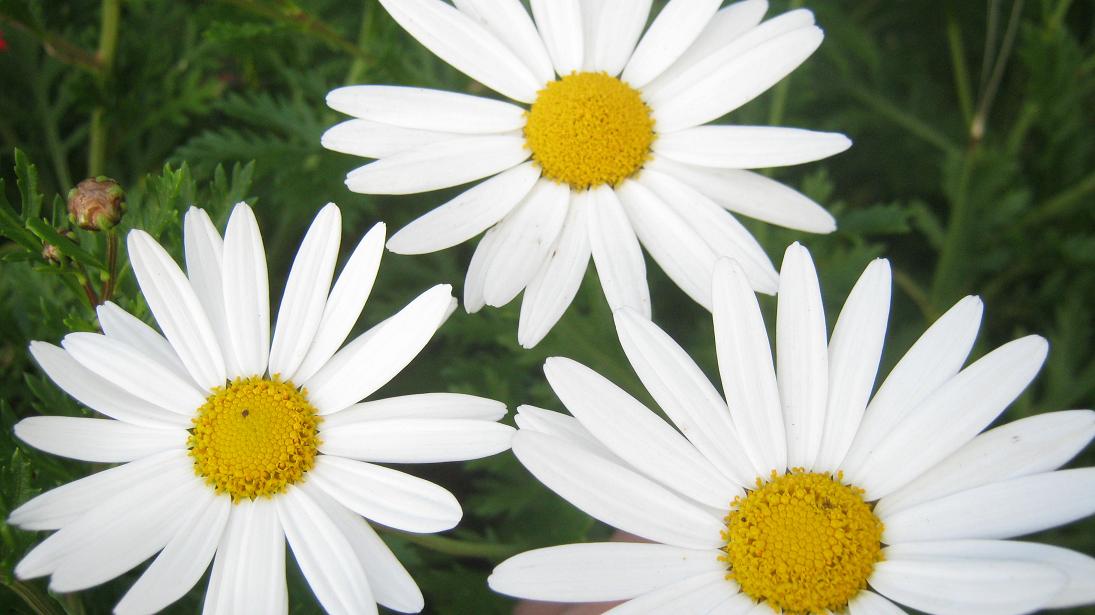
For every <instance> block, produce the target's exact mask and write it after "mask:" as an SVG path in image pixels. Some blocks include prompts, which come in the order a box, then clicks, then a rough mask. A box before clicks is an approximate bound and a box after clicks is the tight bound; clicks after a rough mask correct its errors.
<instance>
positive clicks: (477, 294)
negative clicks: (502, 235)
mask: <svg viewBox="0 0 1095 615" xmlns="http://www.w3.org/2000/svg"><path fill="white" fill-rule="evenodd" d="M498 235H499V233H498V230H497V229H495V228H490V229H487V232H486V233H484V234H483V238H482V239H480V240H479V245H477V246H476V247H475V252H474V253H473V254H472V255H471V262H470V263H468V273H467V275H465V276H464V310H465V311H467V313H469V314H474V313H476V312H478V311H479V310H481V309H482V308H483V306H484V305H486V300H485V299H483V288H484V287H485V286H486V284H487V269H489V268H490V266H491V263H492V262H494V258H495V255H496V254H497V253H498V251H497V250H495V249H494V248H495V246H496V245H497V243H498Z"/></svg>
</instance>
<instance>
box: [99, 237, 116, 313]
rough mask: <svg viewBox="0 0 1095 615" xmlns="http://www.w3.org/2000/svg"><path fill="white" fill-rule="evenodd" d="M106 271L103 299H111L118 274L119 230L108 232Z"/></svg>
mask: <svg viewBox="0 0 1095 615" xmlns="http://www.w3.org/2000/svg"><path fill="white" fill-rule="evenodd" d="M106 271H107V278H106V281H105V282H103V293H102V295H103V296H102V300H103V301H104V302H105V301H110V298H111V297H113V296H114V289H115V288H116V286H115V284H114V278H115V277H117V275H118V232H117V230H116V229H113V228H112V229H110V230H108V231H107V232H106Z"/></svg>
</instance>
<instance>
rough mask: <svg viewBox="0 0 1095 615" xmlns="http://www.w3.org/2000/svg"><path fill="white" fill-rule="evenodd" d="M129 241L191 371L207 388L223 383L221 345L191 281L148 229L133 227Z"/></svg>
mask: <svg viewBox="0 0 1095 615" xmlns="http://www.w3.org/2000/svg"><path fill="white" fill-rule="evenodd" d="M126 245H127V246H128V250H129V258H130V261H131V262H132V264H133V273H134V274H136V276H137V283H138V284H140V287H141V294H143V295H144V297H145V300H146V301H147V302H148V307H149V309H150V310H151V311H152V314H153V315H154V316H155V317H156V323H157V324H159V325H160V330H161V331H163V333H164V336H165V337H167V341H169V342H171V347H172V348H174V349H175V353H176V354H178V355H179V359H180V360H182V362H183V365H185V366H186V369H187V371H188V372H190V375H191V376H192V377H193V378H194V381H195V382H197V383H198V384H199V385H201V386H203V387H205V388H206V389H212V388H213V387H216V386H222V385H223V384H224V380H225V368H224V359H223V358H222V355H221V346H220V344H218V343H217V338H216V337H215V336H214V331H213V328H212V326H211V325H210V324H209V319H207V318H206V315H205V312H204V311H203V310H202V306H201V303H199V301H198V297H197V295H195V294H194V289H193V288H192V287H191V286H190V282H188V281H187V279H186V277H185V276H183V274H182V271H180V270H179V266H178V265H177V264H175V261H173V260H171V257H170V256H168V254H167V252H166V251H165V250H164V249H163V248H162V247H161V246H160V244H158V243H156V241H155V240H154V239H152V237H150V236H149V235H148V233H145V232H144V231H141V230H135V231H131V232H130V233H129V237H128V240H127V244H126Z"/></svg>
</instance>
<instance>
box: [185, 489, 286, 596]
mask: <svg viewBox="0 0 1095 615" xmlns="http://www.w3.org/2000/svg"><path fill="white" fill-rule="evenodd" d="M288 610H289V592H288V589H287V588H286V585H285V533H284V531H283V530H282V528H281V522H280V521H278V514H277V509H276V507H275V505H274V502H273V500H269V499H265V498H260V499H258V500H242V501H240V502H238V503H237V504H235V505H234V506H232V511H231V513H230V515H229V519H228V528H227V529H226V530H225V532H224V536H223V537H222V538H221V544H220V546H219V547H218V548H217V556H216V559H214V560H213V572H212V573H210V575H209V589H208V590H207V591H206V594H205V608H204V610H203V611H202V612H203V613H205V615H213V614H215V615H231V614H234V613H271V614H274V615H276V614H277V613H287V612H288Z"/></svg>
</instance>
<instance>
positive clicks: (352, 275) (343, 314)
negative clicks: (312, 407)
mask: <svg viewBox="0 0 1095 615" xmlns="http://www.w3.org/2000/svg"><path fill="white" fill-rule="evenodd" d="M384 231H385V227H384V223H383V222H378V223H377V224H376V225H375V226H373V228H371V229H369V232H368V233H366V234H365V236H364V237H362V238H361V241H360V242H359V243H358V244H357V247H356V248H354V252H353V254H351V255H350V260H349V261H347V262H346V266H345V267H343V268H342V271H341V272H340V273H339V274H338V280H336V281H335V286H334V288H332V289H331V294H330V295H329V296H328V297H327V304H326V305H325V306H324V307H323V316H322V317H321V318H320V319H319V328H318V329H316V335H315V338H314V339H313V340H312V345H311V346H309V347H308V354H306V355H305V356H304V360H303V361H302V362H301V364H300V367H298V368H297V369H296V372H295V373H294V374H292V375H291V377H292V378H293V379H294V380H295V381H297V382H304V381H305V380H307V379H309V378H311V377H312V376H313V375H314V374H315V373H316V372H317V371H319V368H321V367H323V366H324V365H326V364H327V361H328V360H329V359H330V358H331V357H332V356H333V355H334V354H335V352H336V351H337V350H338V348H339V346H341V345H342V342H344V341H345V340H346V336H347V335H349V333H350V330H351V329H353V327H354V323H355V322H357V319H358V317H359V316H361V310H362V308H364V307H365V301H366V300H367V299H368V298H369V293H370V292H371V291H372V289H373V282H374V281H375V280H376V272H377V269H378V268H379V267H380V257H381V255H382V254H383V253H384Z"/></svg>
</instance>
